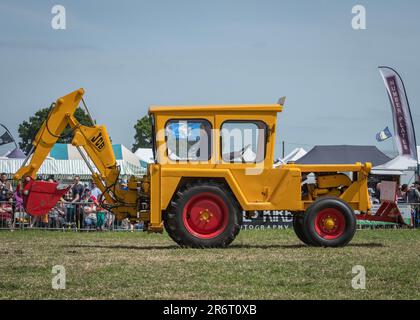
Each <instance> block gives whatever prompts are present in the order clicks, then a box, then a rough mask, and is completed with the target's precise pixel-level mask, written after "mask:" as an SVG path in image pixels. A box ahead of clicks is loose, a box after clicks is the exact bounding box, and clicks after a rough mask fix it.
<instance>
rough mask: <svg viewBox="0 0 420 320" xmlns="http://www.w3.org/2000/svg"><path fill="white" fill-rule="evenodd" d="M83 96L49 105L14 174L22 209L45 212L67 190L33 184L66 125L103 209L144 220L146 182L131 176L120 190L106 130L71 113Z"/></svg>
mask: <svg viewBox="0 0 420 320" xmlns="http://www.w3.org/2000/svg"><path fill="white" fill-rule="evenodd" d="M83 94H84V90H83V89H79V90H76V91H74V92H72V93H70V94H68V95H66V96H63V97H61V98H59V99H58V100H57V101H56V102H55V103H53V104H52V106H51V109H50V112H49V114H48V117H47V119H46V120H45V121H44V123H43V124H42V126H41V128H40V130H39V132H38V133H37V135H36V137H35V140H34V141H33V147H32V150H31V152H30V154H29V155H28V157H27V158H26V160H25V162H24V163H23V165H22V167H21V168H20V169H19V170H18V171H17V172H16V174H15V175H14V179H15V180H21V179H23V188H24V189H23V193H24V194H23V196H24V203H25V207H26V210H27V211H28V212H29V213H32V214H44V213H47V212H48V211H49V210H50V209H51V208H52V207H53V206H54V205H55V203H56V202H57V201H58V200H59V198H60V197H61V196H62V194H63V193H65V192H66V191H67V190H68V189H64V190H59V189H57V188H56V187H57V185H58V184H55V185H54V186H52V185H51V183H48V182H45V181H35V179H36V175H37V171H38V170H39V168H40V167H41V165H42V163H43V161H44V160H45V158H46V157H47V155H48V153H49V152H50V150H51V148H52V147H53V146H54V144H55V143H56V142H57V140H58V139H59V138H60V135H61V134H62V132H63V131H64V129H65V128H66V127H67V126H69V127H70V128H71V129H72V134H73V139H72V142H71V143H72V145H73V146H75V147H76V148H77V150H78V151H79V152H80V154H81V156H82V158H83V159H84V160H85V162H86V164H87V166H88V167H89V169H90V170H91V172H92V179H93V181H94V182H95V183H96V185H97V186H98V188H99V189H100V190H101V191H102V194H103V200H104V201H102V199H101V202H102V204H103V206H104V207H107V208H108V209H110V210H112V211H113V212H114V213H115V214H116V215H117V219H123V218H125V217H127V216H128V217H129V218H131V219H136V218H137V219H140V218H141V219H142V220H145V221H147V220H148V217H147V213H148V211H147V204H145V201H146V202H147V200H144V199H143V200H142V199H141V198H142V191H141V190H143V189H142V185H143V187H144V185H145V186H146V187H147V181H146V180H147V179H143V180H137V179H136V178H135V177H133V176H132V177H131V178H130V179H129V181H128V188H127V189H122V188H121V186H120V183H119V172H120V170H119V167H118V165H117V161H116V159H115V155H114V152H113V149H112V144H111V141H110V139H109V136H108V133H107V130H106V127H105V126H103V125H96V124H95V123H94V122H93V120H92V126H85V125H82V124H80V123H79V121H78V120H77V119H76V118H75V112H76V109H77V108H78V106H79V103H80V102H81V101H82V97H83ZM86 110H87V108H86ZM87 111H88V110H87ZM88 114H90V113H89V112H88ZM89 159H90V160H91V161H89ZM92 163H93V165H92ZM95 167H96V170H95ZM143 196H144V195H143ZM146 198H147V197H146ZM32 200H33V201H32ZM140 204H141V205H140ZM140 206H141V207H143V210H139V207H140ZM31 211H32V212H31ZM140 214H141V215H142V216H141V217H140Z"/></svg>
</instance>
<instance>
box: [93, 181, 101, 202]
mask: <svg viewBox="0 0 420 320" xmlns="http://www.w3.org/2000/svg"><path fill="white" fill-rule="evenodd" d="M91 192H92V195H93V196H94V197H95V198H96V199H98V201H100V198H101V196H102V191H101V190H100V189H99V188H98V186H97V185H96V184H95V182H93V181H92V190H91Z"/></svg>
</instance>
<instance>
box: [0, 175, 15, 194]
mask: <svg viewBox="0 0 420 320" xmlns="http://www.w3.org/2000/svg"><path fill="white" fill-rule="evenodd" d="M0 186H3V187H4V188H5V190H6V191H8V192H10V193H13V186H12V184H11V183H10V181H9V180H7V174H6V173H4V172H3V173H2V174H1V175H0Z"/></svg>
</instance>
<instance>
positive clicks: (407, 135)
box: [379, 67, 417, 161]
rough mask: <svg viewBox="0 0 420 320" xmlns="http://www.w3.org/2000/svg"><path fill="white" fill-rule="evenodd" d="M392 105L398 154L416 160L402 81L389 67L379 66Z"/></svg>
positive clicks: (412, 129) (414, 143)
mask: <svg viewBox="0 0 420 320" xmlns="http://www.w3.org/2000/svg"><path fill="white" fill-rule="evenodd" d="M379 72H380V73H381V76H382V78H383V80H384V83H385V87H386V89H387V92H388V96H389V100H390V103H391V107H392V116H393V120H394V121H393V122H394V137H395V141H396V144H397V149H398V152H399V154H400V155H402V156H408V157H410V158H412V159H415V160H416V161H417V147H416V137H415V132H414V126H413V120H412V118H411V111H410V106H409V103H408V99H407V95H406V92H405V87H404V83H403V81H402V79H401V77H400V76H399V75H398V73H397V72H396V71H395V70H393V69H391V68H389V67H379Z"/></svg>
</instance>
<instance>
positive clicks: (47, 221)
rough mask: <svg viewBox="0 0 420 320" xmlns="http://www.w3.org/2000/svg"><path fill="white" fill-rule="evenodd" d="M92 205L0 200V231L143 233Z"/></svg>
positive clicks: (418, 216) (273, 222) (415, 210)
mask: <svg viewBox="0 0 420 320" xmlns="http://www.w3.org/2000/svg"><path fill="white" fill-rule="evenodd" d="M90 206H92V203H86V202H71V203H70V202H59V203H57V205H56V206H55V207H54V208H53V209H52V210H51V211H50V212H49V213H48V214H45V215H43V216H31V215H29V214H27V213H26V212H25V210H24V208H23V206H22V204H21V203H17V202H14V201H0V230H18V229H44V230H63V231H65V230H74V231H142V230H143V224H142V223H141V222H139V223H136V224H134V225H133V224H131V223H130V221H129V219H124V220H122V221H117V220H116V219H115V215H114V214H113V213H112V212H109V211H106V210H102V211H98V212H89V210H88V209H87V208H89V207H90ZM410 206H411V208H412V219H413V227H415V228H419V227H420V204H410ZM253 218H254V219H246V218H245V217H244V223H243V226H242V228H243V229H266V228H280V229H281V228H291V227H292V220H293V218H292V215H291V213H289V212H284V211H255V214H254V217H253ZM396 227H397V225H395V224H392V223H377V222H364V223H361V222H360V221H358V229H366V228H371V229H373V228H396Z"/></svg>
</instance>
